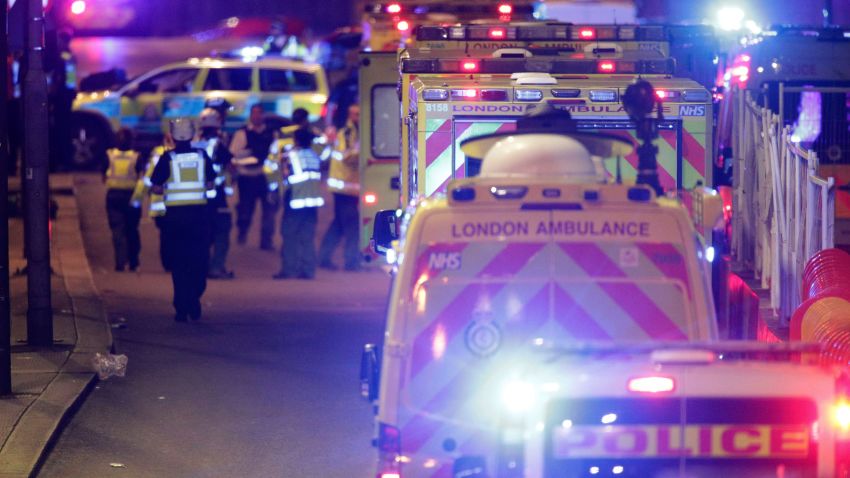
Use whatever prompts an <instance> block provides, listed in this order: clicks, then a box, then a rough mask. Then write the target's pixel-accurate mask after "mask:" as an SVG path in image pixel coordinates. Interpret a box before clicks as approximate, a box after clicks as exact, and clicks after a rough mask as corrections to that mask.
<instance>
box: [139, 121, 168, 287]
mask: <svg viewBox="0 0 850 478" xmlns="http://www.w3.org/2000/svg"><path fill="white" fill-rule="evenodd" d="M173 147H174V145H173V142H172V141H171V137H170V136H168V135H166V137H165V144H161V145H159V146H156V147H155V148H153V150H151V154H150V156H149V157H148V165H147V167H146V168H145V174H144V176H142V177H141V178H139V180H138V181H136V189H135V190H134V191H133V198H132V200H131V204H132V205H133V207H135V208H137V209H141V207H142V204H143V203H144V200H145V196H147V195H148V193H149V192H150V189H151V186H152V185H153V184H152V183H151V176H153V170H154V168H155V167H156V163H157V162H159V158H161V157H162V155H163V154H165V151H166V149H171V148H173ZM164 216H165V200H164V199H163V197H162V194H150V204H149V206H148V217H150V218H151V219H153V222H154V224H155V225H156V228H157V230H158V231H159V261H160V263H161V264H162V268H163V269H165V271H166V272H169V271H171V266H170V265H169V264H168V246H167V244H166V243H165V234H163V233H162V228H163V217H164Z"/></svg>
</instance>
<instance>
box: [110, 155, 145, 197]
mask: <svg viewBox="0 0 850 478" xmlns="http://www.w3.org/2000/svg"><path fill="white" fill-rule="evenodd" d="M106 155H107V157H108V158H109V167H108V168H107V170H106V187H107V189H133V188H134V187H136V179H138V175H137V174H136V163H137V162H138V161H139V153H138V152H136V151H132V150H130V151H122V150H120V149H117V148H112V149H110V150H108V151H107V152H106Z"/></svg>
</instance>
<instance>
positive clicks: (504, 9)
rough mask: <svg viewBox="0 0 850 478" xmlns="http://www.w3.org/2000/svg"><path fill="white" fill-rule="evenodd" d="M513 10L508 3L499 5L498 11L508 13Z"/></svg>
mask: <svg viewBox="0 0 850 478" xmlns="http://www.w3.org/2000/svg"><path fill="white" fill-rule="evenodd" d="M513 11H514V7H512V6H511V5H510V4H509V3H503V4H501V5H499V13H500V14H502V15H510V14H511V13H513Z"/></svg>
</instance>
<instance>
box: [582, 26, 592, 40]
mask: <svg viewBox="0 0 850 478" xmlns="http://www.w3.org/2000/svg"><path fill="white" fill-rule="evenodd" d="M578 36H579V38H581V39H582V40H593V39H594V38H596V30H594V29H593V28H582V29H580V30H579V31H578Z"/></svg>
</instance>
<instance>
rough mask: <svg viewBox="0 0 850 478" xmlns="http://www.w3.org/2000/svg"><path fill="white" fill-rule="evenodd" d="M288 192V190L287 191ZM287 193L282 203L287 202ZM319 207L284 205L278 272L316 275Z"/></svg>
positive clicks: (305, 275) (292, 275)
mask: <svg viewBox="0 0 850 478" xmlns="http://www.w3.org/2000/svg"><path fill="white" fill-rule="evenodd" d="M287 192H288V191H287ZM288 199H289V194H287V195H286V197H285V198H284V200H285V201H286V202H285V203H284V204H288V203H289V201H288ZM318 223H319V208H317V207H305V208H303V209H292V208H291V207H286V208H285V209H284V211H283V220H282V221H281V228H280V229H281V234H282V235H283V247H282V248H281V250H280V255H281V267H280V272H281V274H282V275H283V276H285V277H299V278H302V279H312V278H313V277H315V276H316V225H317V224H318Z"/></svg>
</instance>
